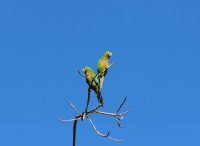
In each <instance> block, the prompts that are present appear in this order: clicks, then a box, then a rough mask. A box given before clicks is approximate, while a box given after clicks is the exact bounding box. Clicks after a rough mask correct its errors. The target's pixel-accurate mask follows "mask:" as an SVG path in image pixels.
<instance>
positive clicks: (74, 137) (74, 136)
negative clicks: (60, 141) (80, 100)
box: [73, 120, 78, 146]
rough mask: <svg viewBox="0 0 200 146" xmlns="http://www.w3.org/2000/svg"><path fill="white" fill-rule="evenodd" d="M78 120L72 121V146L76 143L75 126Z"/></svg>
mask: <svg viewBox="0 0 200 146" xmlns="http://www.w3.org/2000/svg"><path fill="white" fill-rule="evenodd" d="M77 121H78V120H75V121H74V128H73V146H75V142H76V124H77Z"/></svg>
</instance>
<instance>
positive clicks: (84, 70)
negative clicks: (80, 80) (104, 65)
mask: <svg viewBox="0 0 200 146" xmlns="http://www.w3.org/2000/svg"><path fill="white" fill-rule="evenodd" d="M82 71H83V72H84V73H85V72H86V71H92V69H91V68H90V67H87V66H85V67H83V69H82Z"/></svg>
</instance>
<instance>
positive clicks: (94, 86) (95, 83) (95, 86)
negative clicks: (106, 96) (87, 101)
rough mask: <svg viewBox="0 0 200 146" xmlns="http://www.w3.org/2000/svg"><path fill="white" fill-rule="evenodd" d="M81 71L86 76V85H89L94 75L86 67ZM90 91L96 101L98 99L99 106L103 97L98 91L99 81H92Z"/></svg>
mask: <svg viewBox="0 0 200 146" xmlns="http://www.w3.org/2000/svg"><path fill="white" fill-rule="evenodd" d="M82 71H83V72H84V73H85V75H86V82H87V84H88V85H90V83H91V82H92V79H93V78H94V77H95V76H96V73H95V72H94V71H93V70H92V69H91V68H90V67H87V66H86V67H83V69H82ZM92 89H93V90H94V92H95V93H96V95H97V99H98V101H99V103H100V104H101V103H102V102H103V97H102V96H101V93H100V90H99V81H98V79H97V77H96V78H95V79H94V81H93V83H92ZM102 106H103V105H102Z"/></svg>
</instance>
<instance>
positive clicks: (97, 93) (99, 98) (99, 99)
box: [96, 91, 103, 107]
mask: <svg viewBox="0 0 200 146" xmlns="http://www.w3.org/2000/svg"><path fill="white" fill-rule="evenodd" d="M96 95H97V99H98V101H99V103H100V104H102V103H103V96H102V95H101V93H100V92H99V91H98V92H96ZM102 107H103V105H102Z"/></svg>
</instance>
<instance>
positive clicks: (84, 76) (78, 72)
mask: <svg viewBox="0 0 200 146" xmlns="http://www.w3.org/2000/svg"><path fill="white" fill-rule="evenodd" d="M78 73H79V74H80V75H81V76H83V77H85V78H86V76H84V75H83V74H82V73H81V72H80V71H79V70H78Z"/></svg>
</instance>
